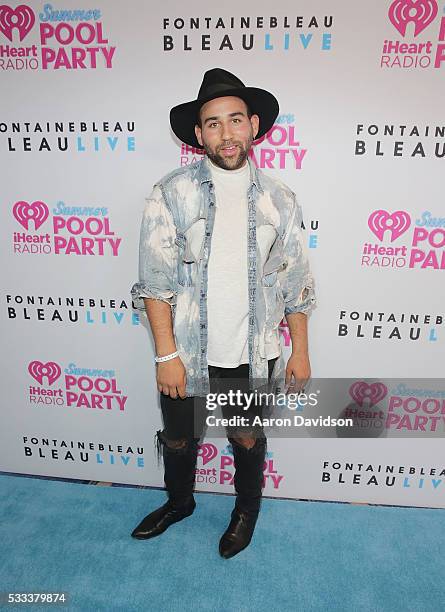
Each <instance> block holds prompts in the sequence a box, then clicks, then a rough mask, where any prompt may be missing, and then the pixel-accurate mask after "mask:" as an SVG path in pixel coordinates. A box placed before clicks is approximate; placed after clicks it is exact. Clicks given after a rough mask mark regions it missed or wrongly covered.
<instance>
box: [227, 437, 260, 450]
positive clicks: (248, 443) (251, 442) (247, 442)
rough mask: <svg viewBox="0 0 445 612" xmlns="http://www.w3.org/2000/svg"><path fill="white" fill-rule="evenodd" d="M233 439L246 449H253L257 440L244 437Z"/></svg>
mask: <svg viewBox="0 0 445 612" xmlns="http://www.w3.org/2000/svg"><path fill="white" fill-rule="evenodd" d="M233 439H234V440H236V442H238V444H241V446H244V447H245V448H253V447H254V446H255V443H256V439H255V438H251V437H249V436H243V437H242V438H238V437H236V438H235V437H234V438H233Z"/></svg>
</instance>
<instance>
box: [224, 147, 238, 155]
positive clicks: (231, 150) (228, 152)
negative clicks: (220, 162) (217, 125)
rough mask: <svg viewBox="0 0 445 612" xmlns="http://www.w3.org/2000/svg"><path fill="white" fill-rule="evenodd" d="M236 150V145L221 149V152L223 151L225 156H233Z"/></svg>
mask: <svg viewBox="0 0 445 612" xmlns="http://www.w3.org/2000/svg"><path fill="white" fill-rule="evenodd" d="M237 148H238V146H237V145H231V146H230V147H221V151H224V153H225V155H233V154H234V153H236V150H237Z"/></svg>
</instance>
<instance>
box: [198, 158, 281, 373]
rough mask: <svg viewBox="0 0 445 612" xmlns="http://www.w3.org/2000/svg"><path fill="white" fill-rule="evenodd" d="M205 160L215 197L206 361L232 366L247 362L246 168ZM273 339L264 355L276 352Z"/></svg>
mask: <svg viewBox="0 0 445 612" xmlns="http://www.w3.org/2000/svg"><path fill="white" fill-rule="evenodd" d="M208 161H209V166H210V169H211V174H212V180H213V184H214V186H215V196H216V198H215V223H214V227H213V233H212V242H211V250H210V257H209V262H208V290H207V315H208V348H207V361H208V364H209V365H213V366H219V367H222V368H237V367H238V366H239V365H240V364H242V363H249V347H248V320H249V292H248V275H247V218H248V208H247V189H248V187H249V181H250V169H249V164H248V163H247V160H246V162H245V164H244V166H243V167H242V168H239V169H238V170H224V169H223V168H220V167H219V166H216V165H215V164H213V163H212V162H211V160H210V159H208ZM276 340H277V341H278V338H277V339H276ZM276 344H277V342H275V343H274V346H273V347H269V350H268V354H269V353H270V356H268V358H269V359H271V358H273V357H277V356H278V354H279V349H278V350H277V348H278V347H277V346H275V345H276Z"/></svg>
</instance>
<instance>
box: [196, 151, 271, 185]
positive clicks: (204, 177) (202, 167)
mask: <svg viewBox="0 0 445 612" xmlns="http://www.w3.org/2000/svg"><path fill="white" fill-rule="evenodd" d="M247 162H248V164H249V168H250V184H249V189H250V188H251V187H252V185H255V187H256V188H257V189H258V191H259V192H260V193H264V191H263V187H262V185H261V181H260V176H259V173H258V172H257V169H256V166H255V164H254V163H253V161H252V160H251V158H250V157H248V158H247ZM197 178H198V181H199V182H200V184H202V183H207V182H210V181H211V180H212V176H211V171H210V167H209V162H208V157H207V156H204V157H203V159H202V160H201V161H200V162H199V166H198V170H197Z"/></svg>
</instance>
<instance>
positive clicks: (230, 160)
mask: <svg viewBox="0 0 445 612" xmlns="http://www.w3.org/2000/svg"><path fill="white" fill-rule="evenodd" d="M252 142H253V135H252V136H250V137H249V139H248V141H247V142H246V144H245V145H243V143H242V142H231V143H229V144H224V145H220V146H219V147H217V148H216V149H215V150H213V149H211V148H210V147H209V146H208V145H207V144H206V143H205V142H204V143H203V148H204V150H205V152H206V153H207V157H208V158H209V159H210V160H211V161H212V162H213V163H214V164H215V166H219V167H220V168H222V169H223V170H238V169H239V168H241V167H242V166H244V163H245V161H246V159H247V157H248V155H249V151H250V147H251V146H252ZM231 145H234V146H236V147H238V154H237V155H232V156H230V157H225V156H224V155H222V154H220V151H221V149H222V148H223V147H228V146H231Z"/></svg>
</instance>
